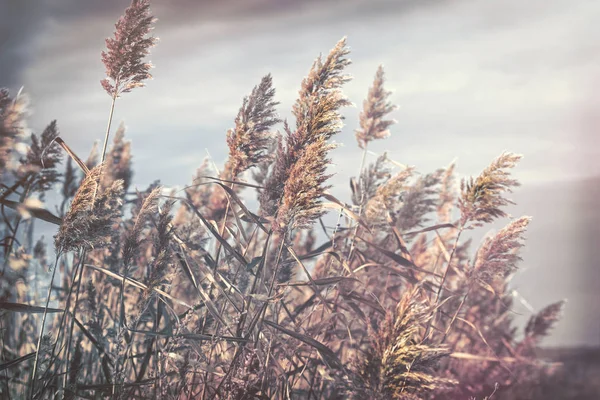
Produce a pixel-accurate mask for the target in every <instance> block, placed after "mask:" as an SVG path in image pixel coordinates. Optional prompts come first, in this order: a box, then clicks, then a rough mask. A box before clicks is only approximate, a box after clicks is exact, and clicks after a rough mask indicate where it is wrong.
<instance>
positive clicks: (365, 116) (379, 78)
mask: <svg viewBox="0 0 600 400" xmlns="http://www.w3.org/2000/svg"><path fill="white" fill-rule="evenodd" d="M384 81H385V79H384V73H383V66H382V65H380V66H379V67H378V68H377V73H376V74H375V79H374V81H373V86H372V87H371V88H369V94H368V96H367V98H366V99H365V101H364V102H363V111H362V112H361V113H360V117H359V123H360V129H357V130H356V140H357V141H358V146H359V147H360V148H361V149H364V148H365V147H367V145H368V143H369V142H370V141H371V140H377V139H384V138H386V137H388V136H389V135H390V131H389V129H388V128H389V127H390V126H391V125H393V124H394V123H395V122H396V121H394V120H393V119H384V118H385V117H386V115H387V114H389V113H390V112H392V111H394V110H395V109H396V106H395V105H393V104H392V103H390V102H389V101H388V97H389V96H390V94H391V92H388V91H386V90H385V89H384V87H383V84H384Z"/></svg>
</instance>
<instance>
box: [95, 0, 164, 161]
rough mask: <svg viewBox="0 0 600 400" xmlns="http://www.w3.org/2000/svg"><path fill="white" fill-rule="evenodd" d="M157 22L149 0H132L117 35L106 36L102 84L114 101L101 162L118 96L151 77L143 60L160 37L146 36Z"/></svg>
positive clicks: (119, 22) (139, 85) (146, 63)
mask: <svg viewBox="0 0 600 400" xmlns="http://www.w3.org/2000/svg"><path fill="white" fill-rule="evenodd" d="M154 22H156V18H154V16H152V14H150V2H149V1H148V0H132V2H131V5H130V6H129V7H127V9H126V10H125V14H124V15H123V16H121V18H119V20H118V21H117V23H116V24H115V32H114V35H113V36H114V37H113V38H107V39H106V51H103V52H102V62H103V63H104V67H105V68H106V78H104V79H102V80H101V81H100V83H101V84H102V87H103V88H104V90H105V91H106V93H108V95H109V96H110V97H111V99H112V103H111V106H110V114H109V117H108V125H107V127H106V135H105V138H104V145H103V146H102V155H101V157H100V163H103V162H104V157H105V155H106V146H107V145H108V137H109V135H110V125H111V123H112V117H113V112H114V109H115V101H116V99H117V98H118V97H120V95H121V94H123V93H127V92H130V91H132V90H133V89H134V88H136V87H143V86H144V81H145V80H146V79H150V78H152V75H151V74H150V69H151V68H152V64H151V63H149V62H144V58H145V57H146V56H147V55H148V54H150V49H151V48H152V47H153V46H154V45H155V44H156V41H157V40H158V39H157V38H155V37H152V36H147V35H148V34H149V33H150V31H151V30H152V29H153V26H152V25H153V24H154Z"/></svg>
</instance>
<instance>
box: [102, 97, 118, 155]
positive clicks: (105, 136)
mask: <svg viewBox="0 0 600 400" xmlns="http://www.w3.org/2000/svg"><path fill="white" fill-rule="evenodd" d="M116 100H117V93H116V92H115V94H114V95H113V97H112V103H111V105H110V114H109V115H108V125H107V126H106V134H105V135H104V145H103V146H102V157H101V158H100V164H102V163H103V162H104V159H105V157H106V147H107V146H108V138H109V136H110V125H111V124H112V119H113V113H114V111H115V102H116Z"/></svg>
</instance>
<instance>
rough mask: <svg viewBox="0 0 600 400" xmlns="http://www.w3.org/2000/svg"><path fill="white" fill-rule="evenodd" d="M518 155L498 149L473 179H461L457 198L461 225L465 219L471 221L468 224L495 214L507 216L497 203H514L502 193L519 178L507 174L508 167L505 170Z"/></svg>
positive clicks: (504, 204)
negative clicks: (499, 153)
mask: <svg viewBox="0 0 600 400" xmlns="http://www.w3.org/2000/svg"><path fill="white" fill-rule="evenodd" d="M521 158H522V156H521V155H519V154H513V153H506V152H505V153H502V154H501V155H500V156H499V157H498V158H496V159H495V160H494V161H493V162H492V163H491V164H490V165H489V166H488V167H487V168H486V169H484V170H483V172H482V173H481V174H480V175H479V176H478V177H477V179H473V178H471V179H469V180H468V181H467V180H463V181H462V182H461V184H460V190H461V198H460V200H459V203H458V207H459V209H460V212H461V219H460V223H461V226H465V225H466V224H467V223H468V222H474V224H473V225H472V227H477V226H482V225H483V223H489V222H492V221H493V220H494V219H495V218H498V217H505V216H507V214H506V213H505V212H504V211H503V210H502V209H501V207H504V206H506V205H508V204H514V203H513V202H512V201H510V200H508V199H506V198H504V197H503V196H502V195H503V194H504V192H511V191H512V188H513V187H516V186H519V182H518V181H517V180H515V179H513V178H511V176H510V171H507V170H509V169H512V168H514V167H515V166H516V165H517V162H518V161H519V160H520V159H521Z"/></svg>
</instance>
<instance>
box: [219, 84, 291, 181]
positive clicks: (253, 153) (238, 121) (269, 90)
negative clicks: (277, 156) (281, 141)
mask: <svg viewBox="0 0 600 400" xmlns="http://www.w3.org/2000/svg"><path fill="white" fill-rule="evenodd" d="M274 97H275V89H274V88H273V78H272V77H271V75H270V74H268V75H265V76H264V77H263V78H262V79H261V81H260V84H259V85H258V86H255V87H254V89H252V93H250V96H247V97H244V101H243V103H242V107H240V110H239V112H238V115H237V117H236V118H235V128H233V129H230V130H228V131H227V145H228V146H229V160H228V165H227V166H226V168H225V170H226V171H227V173H226V176H225V179H230V180H234V179H235V178H236V177H237V176H238V175H239V174H241V173H242V172H244V171H246V170H248V169H249V168H251V167H254V166H257V165H258V164H261V163H263V162H265V161H268V160H272V158H273V157H272V155H271V154H269V153H268V149H269V148H270V143H271V142H272V141H273V137H272V134H271V132H270V130H271V129H272V127H273V125H275V124H277V123H279V122H281V120H280V119H279V118H277V112H276V110H275V107H276V106H277V105H278V104H279V102H276V101H274V100H273V99H274Z"/></svg>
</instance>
